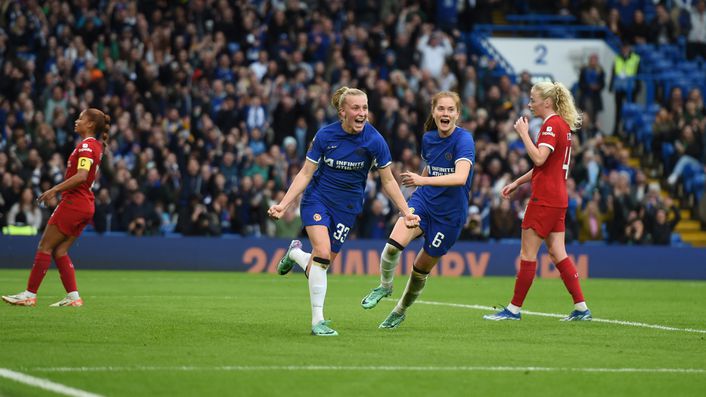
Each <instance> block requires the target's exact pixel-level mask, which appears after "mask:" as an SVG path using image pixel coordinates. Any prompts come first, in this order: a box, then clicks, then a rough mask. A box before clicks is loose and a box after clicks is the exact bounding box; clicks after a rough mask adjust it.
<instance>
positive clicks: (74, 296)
mask: <svg viewBox="0 0 706 397" xmlns="http://www.w3.org/2000/svg"><path fill="white" fill-rule="evenodd" d="M66 296H67V297H68V298H69V299H72V300H76V299H78V291H71V292H69V293H68V294H67V295H66Z"/></svg>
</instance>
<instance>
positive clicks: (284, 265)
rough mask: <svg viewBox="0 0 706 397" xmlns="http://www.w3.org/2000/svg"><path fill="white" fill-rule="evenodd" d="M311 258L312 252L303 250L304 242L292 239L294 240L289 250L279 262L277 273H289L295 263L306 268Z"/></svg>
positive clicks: (303, 268)
mask: <svg viewBox="0 0 706 397" xmlns="http://www.w3.org/2000/svg"><path fill="white" fill-rule="evenodd" d="M309 258H311V254H310V253H308V252H305V251H303V250H302V242H301V241H299V240H292V242H291V243H289V248H288V249H287V252H286V253H285V254H284V256H283V257H282V259H280V261H279V263H278V264H277V273H278V274H279V275H281V276H283V275H285V274H287V273H289V272H290V271H291V270H292V268H293V267H294V265H299V267H301V268H302V270H306V267H307V265H308V264H309Z"/></svg>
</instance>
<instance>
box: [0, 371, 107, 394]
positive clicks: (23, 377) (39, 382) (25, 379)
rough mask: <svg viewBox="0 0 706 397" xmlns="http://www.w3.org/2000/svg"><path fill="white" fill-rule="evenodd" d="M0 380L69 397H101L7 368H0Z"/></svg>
mask: <svg viewBox="0 0 706 397" xmlns="http://www.w3.org/2000/svg"><path fill="white" fill-rule="evenodd" d="M0 378H6V379H10V380H13V381H15V382H19V383H23V384H25V385H28V386H33V387H36V388H39V389H43V390H47V391H51V392H54V393H56V394H61V395H62V396H69V397H103V396H101V395H100V394H95V393H90V392H87V391H84V390H81V389H76V388H73V387H69V386H66V385H62V384H61V383H56V382H52V381H50V380H48V379H42V378H37V377H35V376H31V375H27V374H23V373H22V372H16V371H13V370H11V369H7V368H0Z"/></svg>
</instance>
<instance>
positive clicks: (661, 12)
mask: <svg viewBox="0 0 706 397" xmlns="http://www.w3.org/2000/svg"><path fill="white" fill-rule="evenodd" d="M655 10H656V15H655V19H654V21H652V23H651V25H652V26H651V31H650V43H653V44H659V45H668V44H671V43H674V42H675V41H676V39H677V34H676V33H677V32H676V25H675V24H674V21H672V18H671V17H670V15H669V13H668V12H667V8H666V7H665V6H664V4H661V3H660V4H657V5H656V6H655Z"/></svg>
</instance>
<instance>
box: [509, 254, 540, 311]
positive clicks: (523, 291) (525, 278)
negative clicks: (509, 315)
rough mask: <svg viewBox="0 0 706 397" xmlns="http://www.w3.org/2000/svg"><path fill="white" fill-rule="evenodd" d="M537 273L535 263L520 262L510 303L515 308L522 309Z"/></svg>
mask: <svg viewBox="0 0 706 397" xmlns="http://www.w3.org/2000/svg"><path fill="white" fill-rule="evenodd" d="M535 273H537V261H525V260H520V271H519V272H517V278H516V279H515V294H514V295H513V296H512V301H510V303H512V304H513V305H515V306H517V307H522V303H524V301H525V297H526V296H527V292H528V291H529V289H530V287H531V286H532V281H534V275H535Z"/></svg>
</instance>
